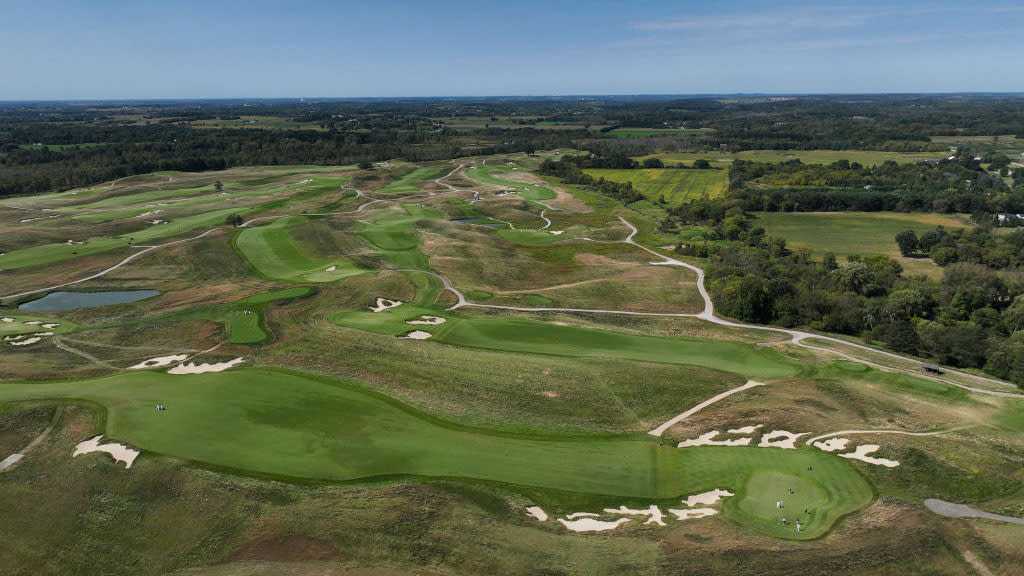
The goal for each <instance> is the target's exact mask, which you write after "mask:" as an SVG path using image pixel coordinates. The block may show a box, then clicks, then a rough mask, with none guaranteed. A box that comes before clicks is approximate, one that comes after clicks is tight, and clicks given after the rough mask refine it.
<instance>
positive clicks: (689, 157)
mask: <svg viewBox="0 0 1024 576" xmlns="http://www.w3.org/2000/svg"><path fill="white" fill-rule="evenodd" d="M947 155H948V154H947V153H946V152H885V151H880V150H744V151H742V152H701V153H689V152H667V153H659V154H650V155H647V156H640V157H637V158H636V159H637V160H639V161H643V160H646V159H647V158H660V159H661V160H662V161H663V162H665V163H666V164H671V163H675V162H679V163H683V164H693V161H694V160H697V159H698V158H703V159H705V160H707V161H708V162H711V163H712V165H722V166H728V165H729V164H728V162H726V161H732V160H748V161H750V162H785V161H787V160H800V161H801V162H803V163H805V164H831V163H833V162H836V161H838V160H849V161H850V162H859V163H861V164H863V165H865V166H875V165H877V164H882V163H883V162H885V161H887V160H892V161H894V162H899V163H901V164H902V163H905V162H923V161H925V160H936V159H939V158H945V157H946V156H947Z"/></svg>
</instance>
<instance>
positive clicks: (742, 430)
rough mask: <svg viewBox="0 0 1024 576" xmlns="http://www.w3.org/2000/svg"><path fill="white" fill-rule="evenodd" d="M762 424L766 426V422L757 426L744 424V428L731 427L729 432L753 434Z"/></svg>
mask: <svg viewBox="0 0 1024 576" xmlns="http://www.w3.org/2000/svg"><path fill="white" fill-rule="evenodd" d="M761 426H764V424H757V425H756V426H744V427H742V428H730V429H729V430H728V432H729V434H753V433H754V432H757V429H758V428H760V427H761Z"/></svg>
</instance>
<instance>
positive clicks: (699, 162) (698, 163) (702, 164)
mask: <svg viewBox="0 0 1024 576" xmlns="http://www.w3.org/2000/svg"><path fill="white" fill-rule="evenodd" d="M693 167H694V168H696V169H697V170H708V169H710V168H711V163H710V162H708V161H707V160H705V159H703V158H697V159H696V160H694V161H693Z"/></svg>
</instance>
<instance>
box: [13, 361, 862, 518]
mask: <svg viewBox="0 0 1024 576" xmlns="http://www.w3.org/2000/svg"><path fill="white" fill-rule="evenodd" d="M410 345H417V344H416V343H410ZM47 398H53V399H58V398H74V399H83V400H88V401H92V402H96V403H99V404H101V405H103V406H105V407H106V408H107V410H108V412H107V430H106V432H107V434H108V435H109V436H110V437H111V438H113V439H116V440H120V441H125V442H128V443H129V444H132V445H134V446H136V447H139V448H141V449H142V450H143V453H144V454H145V453H146V452H157V453H162V454H167V455H171V456H175V457H179V458H184V459H188V460H193V461H198V462H202V463H206V464H210V465H215V466H222V467H228V468H232V469H237V470H242V471H247V472H250V473H259V474H272V475H280V476H288V477H295V478H309V479H326V480H339V481H341V480H356V479H363V478H372V477H387V476H397V475H416V476H429V477H457V478H467V479H475V480H485V481H493V482H499V483H503V484H512V485H519V486H525V487H531V488H532V489H533V490H532V491H534V492H538V493H540V494H547V496H541V498H542V499H544V500H547V503H549V504H555V505H557V502H558V501H559V498H560V496H559V492H560V491H561V492H571V493H576V494H582V495H592V496H593V497H594V498H595V499H600V500H601V501H608V497H621V498H623V499H624V501H625V500H629V501H637V500H638V499H641V500H648V501H650V500H661V501H665V500H667V499H676V498H679V497H682V496H684V495H686V494H691V493H695V492H700V491H705V490H711V489H714V488H725V489H729V490H732V491H734V492H739V491H742V489H743V488H744V487H745V486H749V478H751V477H752V475H754V474H755V473H756V472H758V471H760V470H778V471H784V473H786V474H793V475H795V476H799V477H802V478H804V479H805V481H807V482H810V481H811V480H809V479H807V478H808V476H807V475H809V474H816V475H817V476H816V477H815V478H816V479H817V480H820V482H821V484H832V485H836V486H839V487H840V488H837V489H829V490H823V493H824V494H825V499H824V500H823V501H821V502H820V503H819V508H820V509H822V510H828V514H827V515H825V514H823V515H822V518H823V519H824V518H830V519H835V518H838V517H839V516H841V515H842V514H845V513H849V512H852V511H854V510H856V509H858V508H860V507H861V506H863V505H864V504H866V503H867V502H868V501H870V499H871V497H872V491H871V487H870V486H869V485H868V484H867V482H866V481H865V480H864V479H863V477H862V476H861V475H860V474H859V473H858V472H857V471H856V470H855V469H854V468H853V467H852V466H851V465H850V464H849V463H848V462H846V461H844V460H842V459H841V458H837V457H835V456H833V455H831V454H827V453H825V452H821V451H818V450H813V449H801V450H781V449H768V448H751V447H729V448H723V447H701V448H690V449H682V450H681V449H676V448H670V447H659V446H658V445H657V443H656V442H655V441H654V440H653V439H652V438H650V437H647V436H646V435H642V436H625V437H607V436H600V437H587V436H574V437H572V438H568V439H567V438H563V437H559V436H529V435H520V434H516V433H513V432H508V431H505V432H503V431H494V430H483V429H478V428H470V427H465V426H461V425H458V424H454V423H451V422H446V421H441V420H438V419H436V418H433V417H430V416H428V415H425V414H422V413H418V412H416V411H414V410H412V409H410V408H408V407H406V406H404V405H402V404H399V403H398V402H396V401H394V400H391V399H389V398H386V397H383V396H378V395H376V394H373V393H370V392H367V391H365V390H363V389H360V388H357V387H355V386H352V385H349V384H346V383H343V382H338V381H333V380H328V379H326V378H318V377H312V376H306V375H301V374H296V373H293V372H288V371H283V370H275V369H264V368H249V369H246V368H242V369H235V370H230V371H227V372H223V373H215V374H199V375H188V376H172V375H168V374H166V373H163V372H157V371H147V372H134V373H126V374H117V375H115V376H110V377H106V378H100V379H94V380H81V381H69V382H54V383H46V384H42V383H4V384H0V401H20V400H33V399H47ZM157 402H160V403H162V404H164V405H166V406H167V410H166V411H163V412H156V411H155V410H154V409H153V406H154V405H155V404H156V403H157ZM809 465H813V466H814V468H815V471H814V472H813V473H812V472H809V471H806V468H807V467H808V466H809ZM576 501H577V502H578V500H576ZM755 512H756V509H755ZM729 513H730V514H732V515H733V517H734V518H735V519H736V520H737V521H740V522H746V521H747V519H748V518H751V519H753V520H754V521H755V523H756V522H759V517H758V516H749V513H748V512H746V510H745V509H743V508H742V507H741V508H736V509H733V510H732V511H731V512H729ZM757 525H758V526H759V527H760V524H757ZM821 526H822V530H824V529H827V527H826V526H825V525H824V520H823V523H822V525H821ZM787 536H788V537H796V536H795V534H788V535H787ZM801 536H806V535H801Z"/></svg>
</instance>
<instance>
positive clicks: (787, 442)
mask: <svg viewBox="0 0 1024 576" xmlns="http://www.w3.org/2000/svg"><path fill="white" fill-rule="evenodd" d="M808 434H810V432H800V433H799V434H796V433H793V432H786V431H785V430H772V431H771V432H769V433H767V434H765V435H763V436H761V442H760V443H759V444H758V445H757V446H758V447H759V448H785V449H787V450H796V441H797V439H798V438H800V437H801V436H806V435H808Z"/></svg>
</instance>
